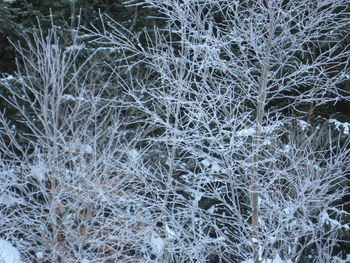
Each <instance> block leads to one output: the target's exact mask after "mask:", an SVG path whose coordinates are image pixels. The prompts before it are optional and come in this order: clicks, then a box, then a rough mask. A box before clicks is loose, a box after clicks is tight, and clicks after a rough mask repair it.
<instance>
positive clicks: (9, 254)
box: [0, 239, 22, 263]
mask: <svg viewBox="0 0 350 263" xmlns="http://www.w3.org/2000/svg"><path fill="white" fill-rule="evenodd" d="M0 262H1V263H22V261H21V256H20V254H19V252H18V250H17V248H15V247H14V246H12V244H11V243H10V242H8V241H6V240H4V239H0Z"/></svg>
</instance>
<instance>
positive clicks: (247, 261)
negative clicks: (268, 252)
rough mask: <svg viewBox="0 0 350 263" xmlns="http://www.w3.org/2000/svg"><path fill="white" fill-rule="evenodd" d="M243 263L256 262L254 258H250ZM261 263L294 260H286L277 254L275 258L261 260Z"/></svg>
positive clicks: (288, 262)
mask: <svg viewBox="0 0 350 263" xmlns="http://www.w3.org/2000/svg"><path fill="white" fill-rule="evenodd" d="M241 263H254V260H253V259H248V260H245V261H243V262H241ZM261 263H292V261H290V260H287V261H285V260H283V259H282V258H281V257H280V255H279V254H277V255H276V256H275V258H273V259H264V260H262V261H261Z"/></svg>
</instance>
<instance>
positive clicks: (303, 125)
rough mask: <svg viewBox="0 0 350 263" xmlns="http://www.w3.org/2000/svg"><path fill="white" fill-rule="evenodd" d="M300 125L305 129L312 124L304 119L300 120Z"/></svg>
mask: <svg viewBox="0 0 350 263" xmlns="http://www.w3.org/2000/svg"><path fill="white" fill-rule="evenodd" d="M298 125H299V127H300V128H301V130H302V131H305V130H306V129H307V128H309V127H310V126H311V125H310V124H308V123H307V122H306V121H303V120H298Z"/></svg>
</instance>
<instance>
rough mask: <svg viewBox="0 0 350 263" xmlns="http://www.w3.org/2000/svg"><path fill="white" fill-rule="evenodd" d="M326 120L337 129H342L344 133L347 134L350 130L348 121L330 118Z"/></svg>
mask: <svg viewBox="0 0 350 263" xmlns="http://www.w3.org/2000/svg"><path fill="white" fill-rule="evenodd" d="M328 122H329V123H331V124H333V125H334V126H335V128H336V129H337V130H340V129H342V130H343V134H344V135H349V131H350V123H349V122H340V121H338V120H336V119H330V120H329V121H328Z"/></svg>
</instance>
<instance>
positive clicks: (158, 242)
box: [150, 233, 165, 256]
mask: <svg viewBox="0 0 350 263" xmlns="http://www.w3.org/2000/svg"><path fill="white" fill-rule="evenodd" d="M150 245H151V247H152V252H153V253H154V254H156V255H158V256H160V255H161V254H162V253H163V250H164V248H165V240H164V239H163V238H161V237H160V236H159V235H158V234H156V233H153V234H152V236H151V238H150Z"/></svg>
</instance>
